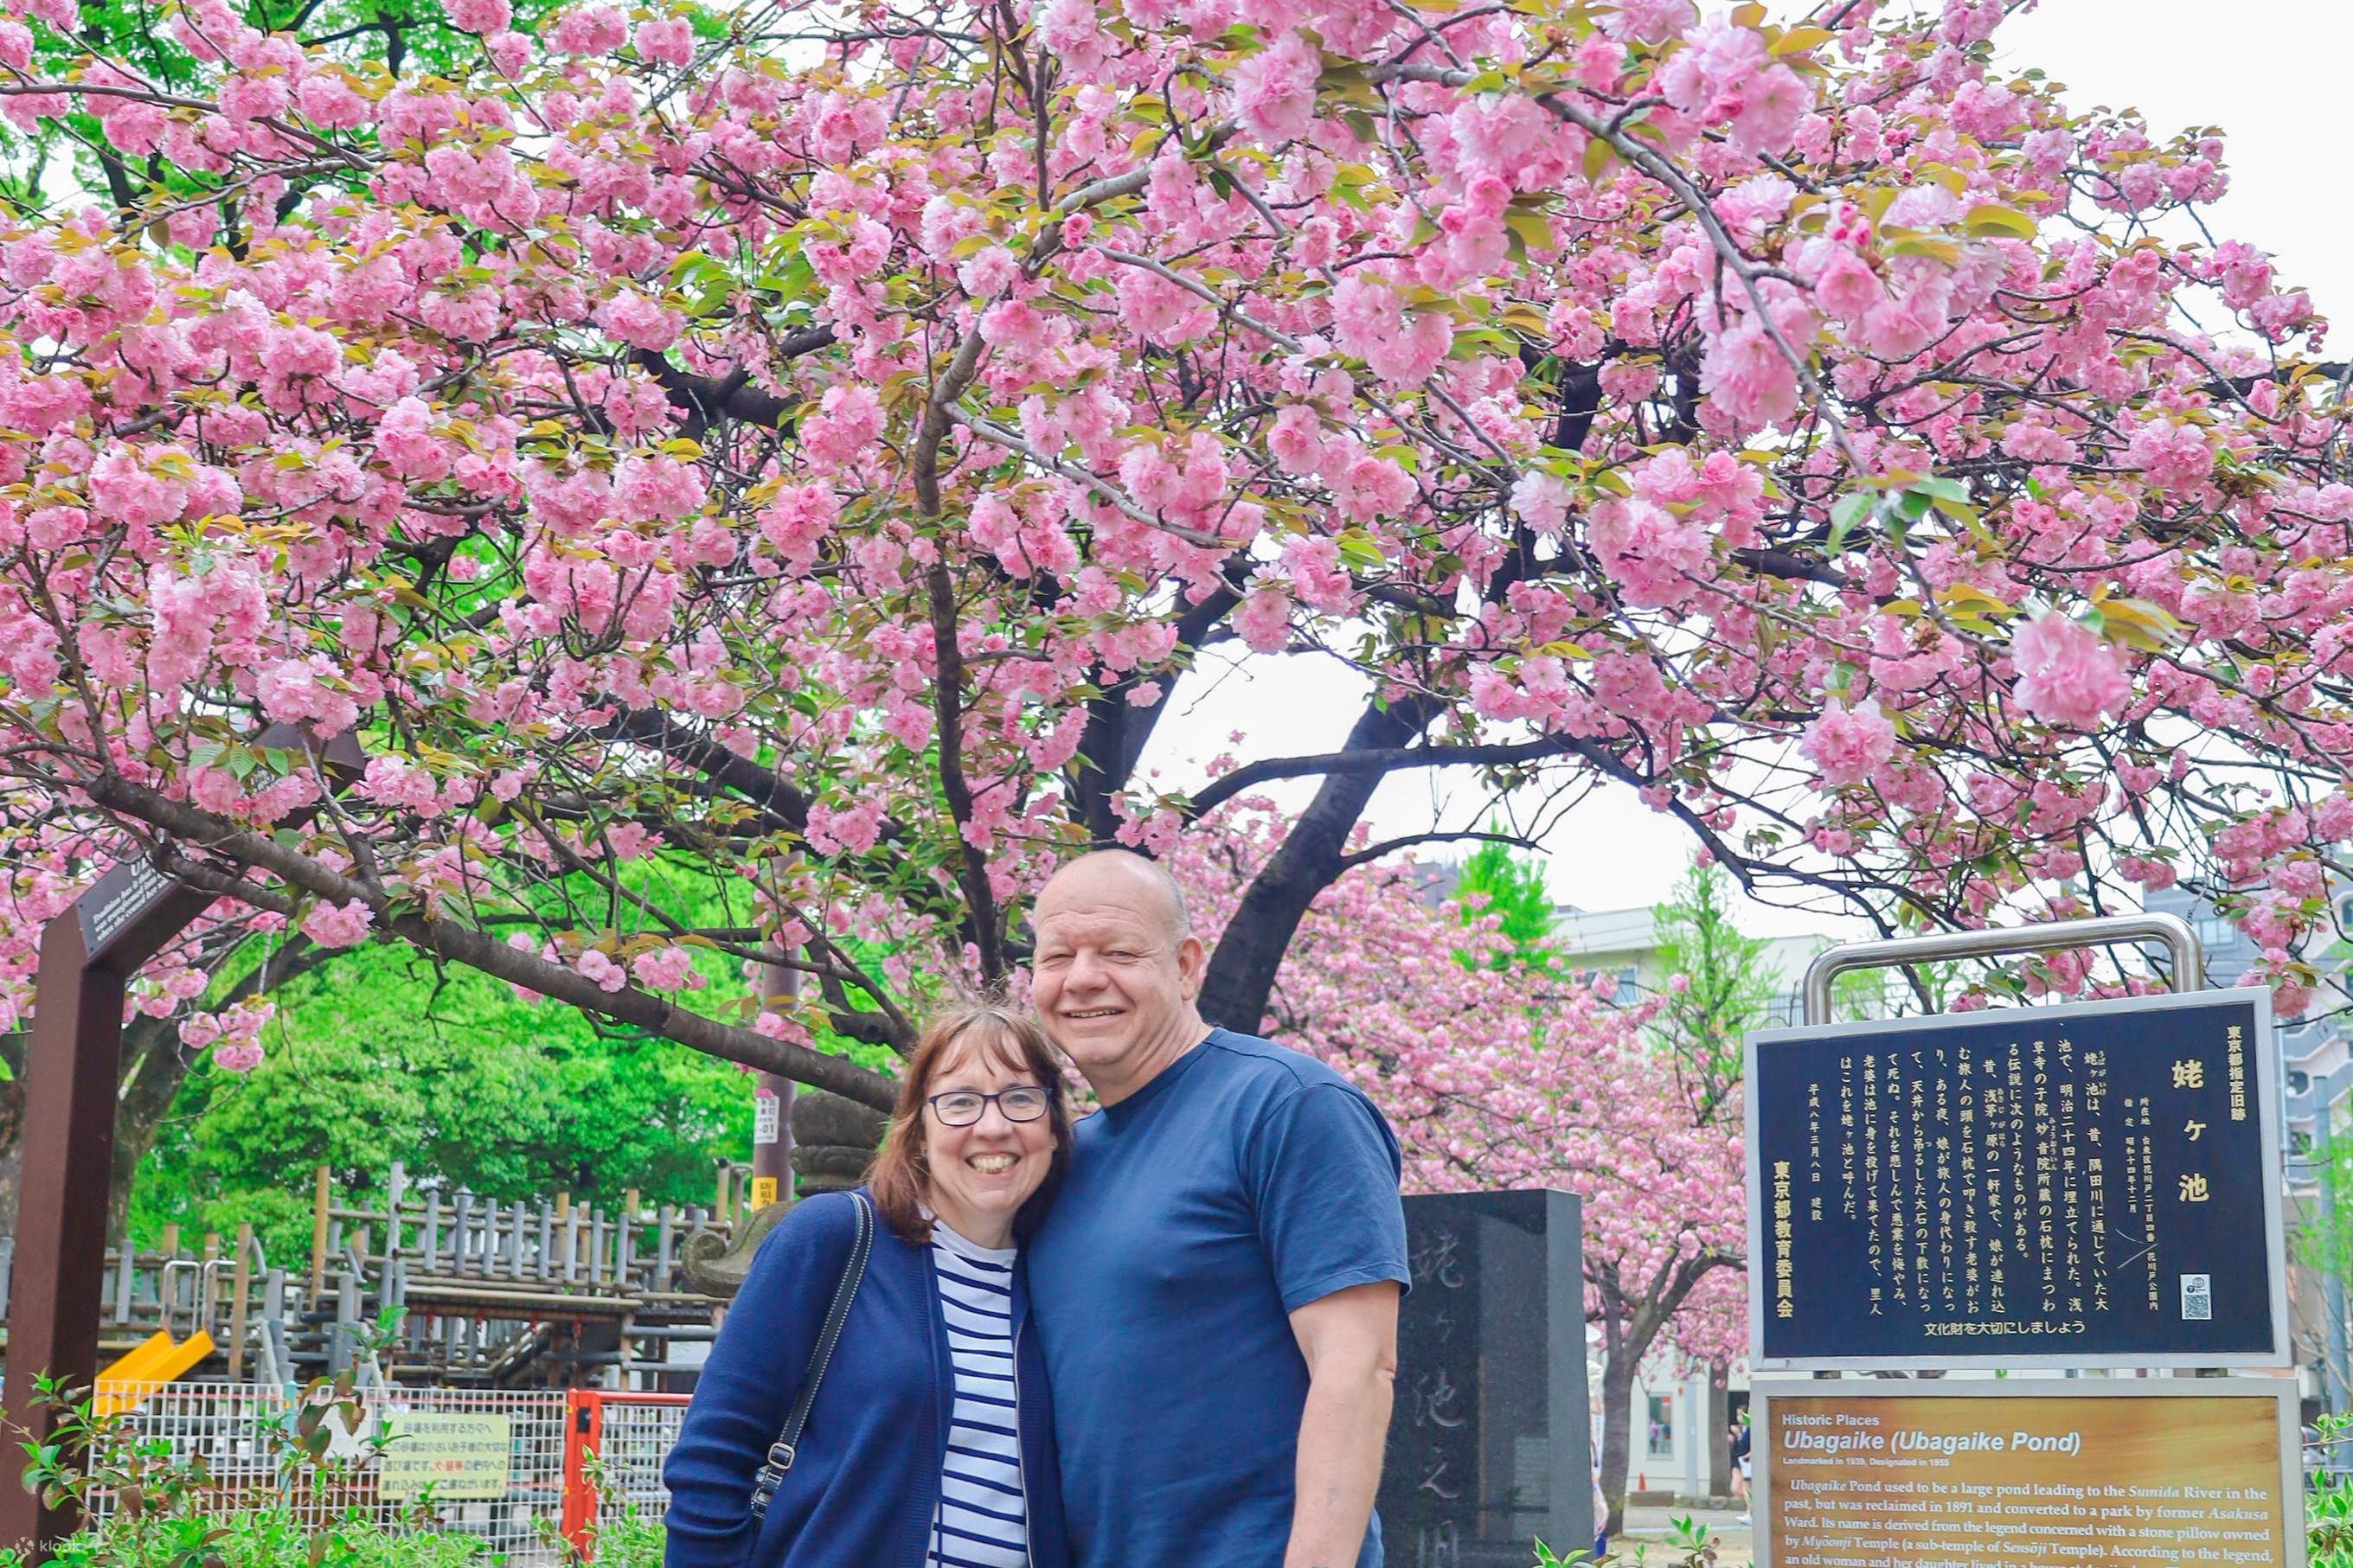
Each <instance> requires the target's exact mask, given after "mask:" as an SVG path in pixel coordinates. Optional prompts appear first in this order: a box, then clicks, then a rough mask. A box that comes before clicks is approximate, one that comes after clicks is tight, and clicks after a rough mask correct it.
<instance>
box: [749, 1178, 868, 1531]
mask: <svg viewBox="0 0 2353 1568" xmlns="http://www.w3.org/2000/svg"><path fill="white" fill-rule="evenodd" d="M849 1195H850V1197H851V1199H852V1200H853V1201H855V1202H856V1203H857V1205H858V1237H857V1239H856V1240H854V1241H852V1242H851V1243H850V1244H849V1258H848V1259H847V1260H846V1261H845V1262H844V1263H843V1264H842V1266H841V1283H840V1284H839V1285H837V1286H835V1287H834V1288H833V1305H832V1306H830V1307H828V1308H827V1309H826V1313H825V1326H824V1327H823V1328H822V1329H819V1330H818V1336H817V1343H816V1344H815V1345H814V1346H812V1347H811V1348H810V1350H809V1360H808V1370H807V1373H804V1374H803V1376H802V1378H801V1391H800V1393H799V1394H796V1395H794V1397H793V1409H792V1414H791V1415H787V1416H786V1417H785V1426H784V1430H782V1431H781V1432H778V1433H777V1434H776V1441H775V1442H773V1443H771V1444H769V1445H768V1458H767V1462H766V1463H765V1464H764V1465H762V1466H761V1467H760V1473H759V1475H758V1477H757V1478H756V1479H754V1481H753V1482H752V1517H753V1519H754V1521H758V1520H765V1519H766V1518H767V1517H768V1500H769V1499H771V1498H773V1497H775V1496H776V1489H777V1488H778V1487H779V1486H782V1485H783V1484H784V1479H785V1472H786V1470H789V1469H791V1468H793V1456H794V1453H795V1451H796V1450H797V1448H798V1447H800V1440H801V1428H802V1427H803V1426H807V1424H808V1413H809V1406H810V1405H814V1404H816V1403H817V1390H818V1384H821V1383H823V1382H824V1381H825V1369H826V1366H827V1364H828V1363H830V1362H831V1361H832V1360H833V1347H834V1345H835V1343H836V1342H838V1341H839V1340H840V1338H841V1324H842V1320H843V1319H845V1318H847V1317H849V1304H850V1303H851V1302H852V1301H854V1300H857V1299H858V1286H859V1282H860V1280H862V1279H865V1278H866V1258H867V1255H868V1254H870V1253H871V1252H872V1251H873V1250H874V1205H871V1204H870V1203H869V1202H867V1199H866V1194H864V1193H852V1194H849Z"/></svg>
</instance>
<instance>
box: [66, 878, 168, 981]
mask: <svg viewBox="0 0 2353 1568" xmlns="http://www.w3.org/2000/svg"><path fill="white" fill-rule="evenodd" d="M179 889H180V884H179V883H178V882H176V881H174V880H173V879H171V878H169V877H167V876H165V875H164V873H163V872H161V871H159V870H157V869H156V868H155V867H154V865H153V862H151V861H149V860H147V859H145V858H135V859H130V860H124V861H122V862H121V863H120V864H118V865H116V866H115V867H113V868H111V869H110V870H109V871H108V872H107V873H106V875H105V876H103V877H100V879H98V881H97V882H96V883H95V884H93V885H92V886H91V888H90V891H88V892H86V893H84V894H83V895H82V896H81V897H80V898H79V899H77V900H74V906H73V909H74V915H75V918H76V919H78V920H79V921H80V922H81V945H82V952H83V953H84V954H85V955H87V956H88V957H90V958H92V959H95V958H97V957H98V956H99V955H100V953H102V952H105V951H106V950H107V949H108V948H109V947H111V946H112V945H113V943H114V939H115V938H116V937H119V936H121V934H122V933H123V931H125V930H127V929H128V928H129V927H130V925H131V923H132V921H136V920H137V919H139V917H140V916H142V915H143V914H145V913H146V912H147V911H148V910H152V909H153V908H154V907H155V906H156V905H157V904H160V903H162V902H163V901H164V900H165V899H168V898H170V897H171V896H172V895H173V893H174V892H176V891H178V890H179Z"/></svg>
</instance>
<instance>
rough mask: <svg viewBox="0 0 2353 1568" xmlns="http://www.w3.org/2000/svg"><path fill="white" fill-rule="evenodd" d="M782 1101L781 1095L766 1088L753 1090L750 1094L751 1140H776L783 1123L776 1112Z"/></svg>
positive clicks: (782, 1103)
mask: <svg viewBox="0 0 2353 1568" xmlns="http://www.w3.org/2000/svg"><path fill="white" fill-rule="evenodd" d="M784 1103H785V1101H784V1097H783V1096H782V1095H776V1094H771V1093H769V1092H768V1091H767V1090H766V1089H757V1090H754V1093H753V1095H752V1142H754V1143H773V1142H776V1138H777V1136H778V1134H779V1132H780V1131H782V1129H783V1125H784V1119H783V1117H782V1116H780V1115H779V1114H778V1111H779V1110H780V1108H781V1107H782V1106H783V1105H784Z"/></svg>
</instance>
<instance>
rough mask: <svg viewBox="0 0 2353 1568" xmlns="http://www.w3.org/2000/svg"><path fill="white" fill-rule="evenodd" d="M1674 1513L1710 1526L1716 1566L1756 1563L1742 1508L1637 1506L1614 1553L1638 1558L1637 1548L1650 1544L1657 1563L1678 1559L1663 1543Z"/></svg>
mask: <svg viewBox="0 0 2353 1568" xmlns="http://www.w3.org/2000/svg"><path fill="white" fill-rule="evenodd" d="M1673 1516H1687V1517H1689V1518H1691V1519H1692V1520H1693V1521H1694V1522H1695V1523H1698V1524H1704V1525H1705V1526H1707V1536H1708V1539H1709V1540H1710V1541H1713V1542H1715V1543H1716V1547H1717V1551H1716V1558H1715V1561H1716V1568H1750V1564H1752V1563H1755V1562H1756V1557H1755V1554H1754V1552H1753V1551H1752V1549H1751V1546H1750V1542H1751V1541H1752V1540H1753V1539H1754V1537H1753V1536H1752V1534H1751V1532H1750V1531H1749V1529H1748V1526H1746V1524H1743V1523H1741V1522H1740V1519H1741V1516H1740V1514H1739V1513H1738V1511H1737V1510H1731V1509H1681V1508H1677V1509H1666V1508H1638V1509H1635V1510H1633V1512H1632V1514H1631V1516H1630V1518H1629V1520H1628V1521H1627V1523H1628V1526H1629V1528H1628V1530H1627V1531H1626V1536H1625V1539H1624V1540H1623V1541H1622V1542H1620V1541H1613V1542H1610V1543H1609V1546H1610V1550H1611V1552H1612V1553H1613V1554H1622V1555H1623V1556H1625V1557H1626V1558H1628V1559H1630V1560H1637V1559H1635V1558H1634V1549H1635V1548H1636V1547H1638V1546H1639V1547H1647V1548H1648V1550H1647V1552H1645V1553H1644V1556H1645V1557H1646V1558H1647V1559H1648V1561H1649V1562H1651V1563H1653V1564H1659V1563H1672V1562H1675V1561H1677V1559H1676V1558H1675V1557H1674V1556H1673V1555H1672V1554H1671V1553H1669V1552H1666V1551H1665V1550H1664V1549H1663V1547H1662V1545H1660V1544H1659V1543H1660V1542H1664V1541H1665V1540H1666V1539H1667V1537H1668V1534H1669V1532H1670V1529H1671V1527H1670V1525H1669V1522H1668V1521H1669V1520H1670V1518H1671V1517H1673Z"/></svg>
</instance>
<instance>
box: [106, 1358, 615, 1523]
mask: <svg viewBox="0 0 2353 1568" xmlns="http://www.w3.org/2000/svg"><path fill="white" fill-rule="evenodd" d="M137 1392H138V1394H139V1395H140V1398H139V1403H138V1404H137V1405H135V1406H133V1407H132V1409H130V1410H128V1411H127V1412H125V1413H124V1414H123V1415H121V1417H120V1418H119V1419H120V1420H121V1423H122V1426H123V1427H124V1429H125V1431H124V1435H125V1436H128V1437H130V1438H131V1439H132V1440H133V1441H136V1442H141V1443H146V1442H155V1441H160V1442H162V1443H163V1444H164V1445H165V1447H166V1452H167V1453H168V1456H169V1458H170V1459H171V1460H172V1461H173V1462H174V1464H177V1465H188V1464H193V1463H195V1462H196V1461H198V1460H201V1461H202V1462H203V1464H204V1467H205V1470H206V1475H207V1477H208V1479H209V1482H210V1484H209V1486H208V1487H207V1488H206V1489H205V1490H204V1492H203V1493H202V1494H201V1496H202V1499H203V1501H202V1503H201V1506H202V1508H203V1509H204V1510H205V1511H206V1512H207V1513H210V1514H214V1515H216V1516H220V1517H227V1516H228V1515H231V1514H234V1513H237V1512H239V1511H242V1510H248V1509H258V1508H263V1507H284V1508H286V1509H288V1510H290V1511H291V1512H292V1513H293V1514H294V1516H295V1517H296V1518H297V1519H298V1520H301V1521H303V1522H305V1523H309V1524H317V1523H322V1522H325V1521H330V1520H333V1519H340V1518H343V1517H345V1516H346V1515H347V1514H349V1513H354V1512H355V1513H357V1514H358V1515H359V1516H361V1517H363V1518H366V1519H370V1520H373V1521H376V1522H378V1523H381V1524H385V1525H392V1524H396V1523H399V1522H401V1521H404V1520H405V1519H406V1518H407V1517H408V1516H409V1514H410V1513H411V1511H412V1510H413V1506H414V1505H413V1503H412V1501H411V1500H409V1499H408V1497H407V1496H406V1494H405V1493H401V1494H400V1495H391V1496H388V1495H386V1492H385V1488H384V1487H383V1485H382V1484H381V1483H382V1477H381V1476H380V1474H379V1473H378V1470H377V1468H376V1467H374V1466H365V1465H363V1466H360V1467H358V1468H355V1469H354V1470H353V1472H352V1473H351V1475H350V1476H349V1477H348V1479H346V1480H344V1481H343V1482H342V1483H340V1484H337V1485H335V1486H334V1487H333V1488H332V1489H330V1490H323V1491H322V1490H320V1489H316V1488H314V1487H312V1486H311V1485H309V1484H308V1483H304V1482H300V1481H298V1482H296V1483H294V1484H291V1485H290V1484H289V1483H288V1481H287V1479H286V1475H285V1472H284V1471H283V1470H282V1469H281V1468H280V1463H279V1455H280V1451H281V1447H282V1444H283V1441H284V1439H283V1438H282V1436H273V1428H274V1429H276V1431H277V1432H280V1433H282V1432H283V1430H284V1427H285V1426H286V1424H287V1423H288V1421H289V1419H290V1401H289V1399H288V1397H287V1393H286V1390H285V1389H284V1388H283V1387H281V1386H280V1385H278V1384H153V1385H149V1386H146V1387H143V1388H142V1389H140V1390H138V1391H137ZM356 1397H357V1399H358V1400H359V1402H360V1405H361V1408H362V1412H363V1415H362V1420H361V1423H360V1427H359V1430H358V1431H356V1432H344V1431H343V1430H342V1429H341V1427H340V1425H339V1426H337V1428H336V1430H335V1434H334V1443H333V1447H332V1449H331V1451H332V1452H333V1453H335V1454H337V1455H338V1456H340V1457H346V1458H358V1457H359V1455H360V1453H361V1450H362V1444H363V1442H364V1438H365V1437H367V1436H370V1435H374V1434H376V1433H380V1432H382V1431H384V1430H385V1423H386V1422H387V1421H388V1420H397V1419H398V1418H400V1417H404V1416H412V1415H492V1416H500V1417H503V1418H504V1421H505V1433H506V1446H507V1453H506V1467H505V1475H504V1479H503V1483H502V1484H501V1485H499V1486H498V1488H497V1495H496V1496H492V1497H480V1498H467V1499H463V1500H442V1501H439V1502H438V1503H437V1504H436V1505H435V1508H434V1513H435V1516H436V1518H437V1520H438V1523H437V1525H436V1526H435V1528H437V1529H438V1530H441V1531H446V1532H448V1533H451V1534H458V1535H468V1536H472V1537H473V1538H475V1539H476V1540H478V1541H480V1542H482V1543H483V1545H485V1546H486V1547H488V1548H489V1549H490V1550H491V1551H492V1552H498V1553H501V1554H502V1555H504V1557H505V1558H506V1560H507V1562H508V1563H510V1564H511V1565H512V1568H524V1565H526V1564H549V1563H555V1562H557V1561H558V1559H559V1555H560V1553H559V1552H557V1551H556V1549H555V1548H554V1546H553V1545H552V1543H551V1539H550V1537H551V1534H552V1532H553V1531H554V1528H555V1526H556V1524H557V1522H558V1521H560V1520H561V1519H562V1517H563V1516H564V1513H565V1476H566V1469H565V1394H563V1393H562V1392H560V1391H553V1390H551V1391H536V1392H509V1391H505V1390H497V1389H471V1388H368V1389H362V1390H360V1391H359V1392H358V1394H357V1395H356ZM400 1446H401V1444H400V1440H396V1441H395V1443H394V1444H393V1447H392V1449H391V1454H393V1455H397V1454H398V1453H399V1451H400ZM653 1476H654V1480H653V1486H654V1489H655V1492H656V1493H657V1494H659V1486H660V1479H659V1458H656V1460H655V1468H654V1471H653ZM395 1490H396V1492H397V1491H398V1489H397V1488H396V1489H395ZM651 1501H652V1500H641V1501H640V1511H641V1512H654V1513H659V1511H660V1510H659V1506H652V1507H649V1506H648V1503H649V1502H651ZM113 1510H114V1498H113V1496H112V1494H111V1493H110V1492H108V1491H105V1490H102V1489H101V1490H100V1491H99V1492H98V1493H97V1494H96V1495H94V1496H93V1497H92V1498H91V1500H90V1515H91V1518H92V1520H93V1521H103V1520H105V1519H106V1518H108V1517H109V1516H110V1515H111V1513H112V1512H113Z"/></svg>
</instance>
